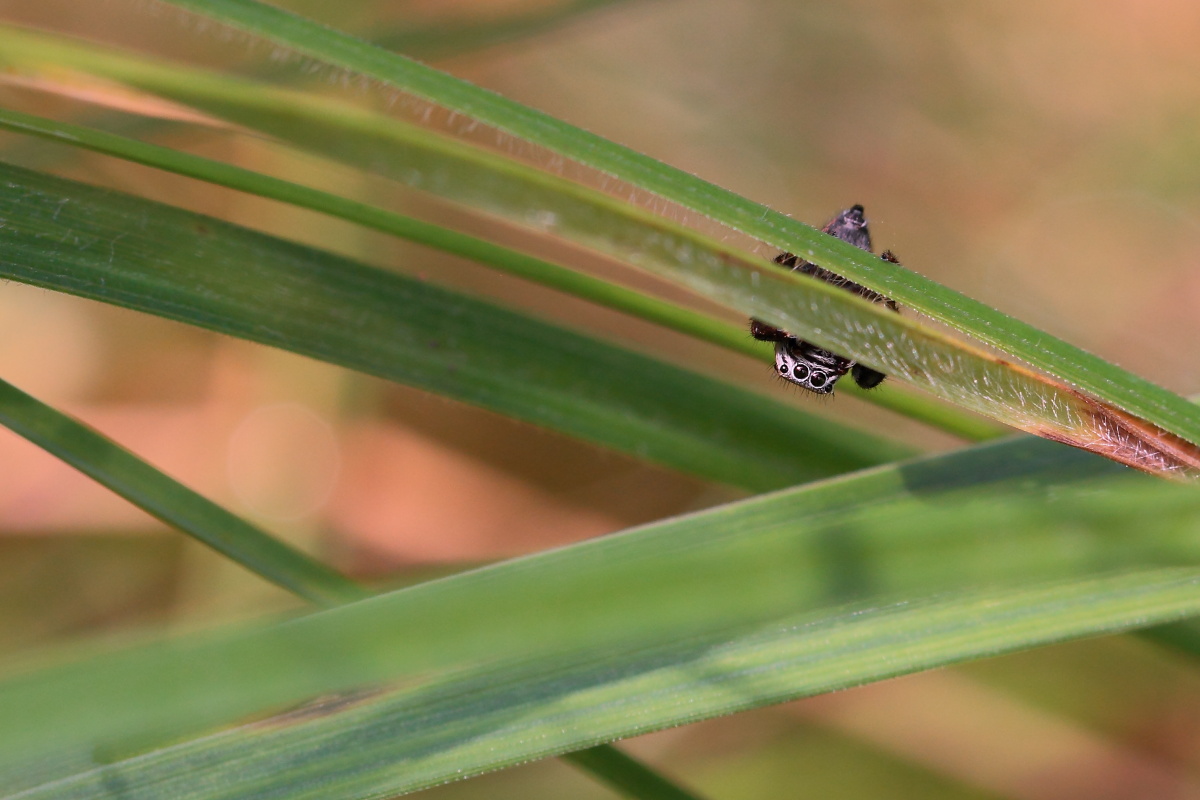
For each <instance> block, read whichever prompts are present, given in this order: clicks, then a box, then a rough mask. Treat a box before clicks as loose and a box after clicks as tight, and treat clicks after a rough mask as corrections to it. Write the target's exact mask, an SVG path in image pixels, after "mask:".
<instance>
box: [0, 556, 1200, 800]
mask: <svg viewBox="0 0 1200 800" xmlns="http://www.w3.org/2000/svg"><path fill="white" fill-rule="evenodd" d="M1198 590H1200V574H1198V573H1197V571H1195V570H1165V569H1163V570H1153V571H1150V570H1147V571H1141V572H1136V573H1132V574H1129V575H1126V576H1123V577H1121V578H1107V579H1094V580H1088V581H1081V582H1079V583H1076V584H1073V585H1071V586H1070V587H1064V586H1050V587H1040V588H1038V589H1027V590H1024V591H1022V592H1020V593H1019V594H1018V593H1007V594H999V593H988V592H973V593H971V594H970V595H964V596H958V597H956V598H954V599H953V600H941V601H938V600H930V601H928V602H917V603H914V604H911V605H897V606H892V607H888V608H873V609H863V608H856V607H847V608H845V609H843V613H842V618H841V619H837V620H830V624H829V625H825V624H820V623H814V622H813V621H812V620H810V619H807V618H795V619H793V620H781V621H780V623H779V625H778V626H776V627H772V628H765V629H763V630H762V631H760V632H758V633H757V634H747V635H745V636H743V637H739V638H737V639H734V640H726V641H722V642H711V641H704V640H699V641H695V642H694V643H693V645H692V647H691V648H690V652H688V651H685V650H684V649H683V648H675V649H673V650H667V651H666V652H663V651H655V650H653V649H650V650H645V651H642V652H639V653H637V654H636V655H634V656H633V657H632V658H624V657H621V658H614V657H612V656H606V654H603V653H595V654H593V657H592V658H590V659H589V660H587V661H584V662H573V663H572V662H568V663H563V662H561V661H558V662H551V663H547V664H545V665H539V666H542V669H541V670H538V669H536V668H526V669H523V670H521V669H509V670H502V669H496V670H491V671H489V672H486V673H479V674H474V675H470V676H467V677H463V678H459V679H458V680H456V681H447V682H446V683H444V684H442V685H439V686H436V687H432V688H429V689H426V690H424V691H410V692H402V693H398V694H397V695H395V696H389V697H387V698H386V699H384V700H381V701H378V702H376V703H371V704H368V705H364V706H362V707H361V708H353V707H351V708H350V709H349V710H344V711H341V713H338V712H339V709H337V708H336V707H335V708H333V709H331V710H330V711H325V710H324V709H321V708H316V709H314V710H313V711H312V712H310V713H311V714H312V715H313V716H316V717H317V719H312V718H309V719H307V720H306V719H304V716H303V715H304V714H305V712H304V711H301V712H298V713H297V716H296V718H295V719H294V720H288V719H286V718H284V719H279V720H277V721H275V720H273V721H268V722H266V723H263V724H262V725H260V726H251V727H248V728H244V729H241V730H237V731H234V732H233V733H230V734H225V735H218V736H213V737H210V738H208V739H204V740H199V741H196V742H193V743H189V744H185V745H180V746H177V747H174V748H169V749H166V750H161V751H157V752H153V753H148V754H145V755H142V756H140V757H137V758H134V759H130V760H128V761H124V762H119V763H116V764H108V765H103V766H97V767H95V768H94V769H91V770H87V771H83V772H81V773H80V774H77V775H75V776H72V777H70V778H66V779H62V780H56V781H54V782H52V783H49V784H45V785H44V786H42V787H34V788H32V789H30V790H28V791H26V792H22V793H21V794H19V795H15V796H14V797H20V798H22V800H42V799H43V798H45V800H51V798H53V800H143V799H145V800H149V798H157V797H170V798H172V800H235V798H241V797H247V796H253V795H254V793H256V792H261V791H264V789H265V787H270V792H271V796H272V797H277V798H280V799H281V800H285V799H286V800H321V799H322V798H326V797H333V796H336V797H339V798H344V799H345V800H355V799H357V798H377V797H385V796H392V795H398V794H407V793H409V792H414V791H418V790H421V789H425V788H430V787H432V786H436V785H439V784H442V783H445V782H447V781H450V780H458V779H461V778H465V777H471V776H473V775H477V774H480V773H483V772H487V771H490V770H495V769H500V768H504V767H509V766H516V765H518V764H520V763H524V762H527V761H529V760H531V759H535V758H541V757H547V756H552V755H557V754H560V753H562V752H563V751H564V750H565V749H567V748H573V747H579V746H580V744H581V743H586V742H592V741H606V740H610V739H613V738H615V737H618V736H630V735H636V734H639V733H644V732H648V731H652V730H656V729H660V728H663V727H667V726H669V725H677V724H685V723H690V722H695V721H697V720H700V719H704V718H707V717H713V716H719V715H724V714H729V713H734V712H737V711H742V710H746V709H750V708H756V707H759V706H762V705H767V704H771V703H778V702H783V701H786V700H791V699H795V698H797V697H803V696H809V695H813V694H820V693H822V692H826V691H832V690H837V689H842V688H848V687H851V686H854V685H857V684H859V683H863V682H868V681H872V680H881V679H885V678H890V677H895V676H897V675H901V674H904V673H907V672H910V671H913V670H915V669H920V668H922V667H935V666H943V665H946V664H953V663H955V662H958V661H962V660H965V659H967V658H974V657H978V656H979V655H980V654H985V655H995V654H1000V653H1004V652H1007V651H1009V650H1010V649H1013V647H1012V646H1011V645H1009V644H1007V642H1009V641H1017V640H1020V641H1021V646H1025V647H1028V646H1032V645H1039V644H1048V643H1053V642H1056V641H1060V640H1062V639H1067V638H1075V637H1078V636H1081V635H1088V634H1097V633H1109V632H1114V631H1119V630H1122V629H1125V628H1128V627H1133V626H1137V625H1141V624H1145V623H1146V622H1152V621H1155V620H1162V619H1174V618H1178V617H1179V616H1181V615H1183V614H1188V613H1196V611H1197V610H1200V603H1198V602H1197V599H1196V596H1197V593H1198ZM968 615H970V616H968ZM835 622H836V623H839V624H837V625H836V627H835V626H834V623H835ZM1034 629H1036V631H1037V634H1036V635H1035V634H1033V633H1031V631H1032V630H1034ZM848 676H850V677H852V679H853V680H852V681H851V680H847V677H848ZM325 714H331V716H327V717H326V716H323V715H325ZM234 767H236V768H234ZM0 796H4V795H0ZM675 796H678V795H675Z"/></svg>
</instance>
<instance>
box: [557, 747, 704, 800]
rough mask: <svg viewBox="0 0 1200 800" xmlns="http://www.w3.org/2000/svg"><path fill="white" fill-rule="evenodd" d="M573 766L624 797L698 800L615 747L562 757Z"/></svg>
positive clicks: (653, 799)
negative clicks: (598, 779)
mask: <svg viewBox="0 0 1200 800" xmlns="http://www.w3.org/2000/svg"><path fill="white" fill-rule="evenodd" d="M563 760H564V761H567V762H570V763H571V764H574V765H575V766H577V767H579V768H580V769H582V770H585V771H586V772H588V773H589V774H591V775H594V776H596V777H598V778H600V780H602V781H604V782H605V783H607V784H608V785H609V786H611V787H612V788H613V789H615V790H616V791H618V792H620V793H621V794H622V795H624V796H625V797H636V798H644V800H699V796H698V795H695V794H692V793H691V792H687V791H684V790H683V789H681V788H680V787H678V786H676V785H675V784H673V783H671V782H670V781H667V780H665V779H664V778H663V777H662V776H661V775H659V774H658V773H657V772H654V771H652V770H649V769H646V767H645V766H643V765H642V764H641V763H640V762H638V761H635V760H633V759H632V758H630V757H629V756H627V755H625V754H624V753H623V752H621V751H620V750H618V749H617V748H615V747H589V748H587V749H586V750H576V751H575V752H573V753H565V754H563Z"/></svg>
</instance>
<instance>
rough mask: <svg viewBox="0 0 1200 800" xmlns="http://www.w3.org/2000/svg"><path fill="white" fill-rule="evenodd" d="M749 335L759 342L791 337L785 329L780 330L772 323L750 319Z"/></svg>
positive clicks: (779, 340) (776, 340) (777, 340)
mask: <svg viewBox="0 0 1200 800" xmlns="http://www.w3.org/2000/svg"><path fill="white" fill-rule="evenodd" d="M750 335H751V336H753V337H754V338H755V339H758V340H759V341H760V342H782V341H784V340H786V339H789V338H791V337H790V336H788V334H787V331H782V330H780V329H779V328H776V327H775V326H774V325H768V324H767V323H765V322H763V321H762V320H758V319H751V320H750Z"/></svg>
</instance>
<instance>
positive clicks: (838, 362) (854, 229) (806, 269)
mask: <svg viewBox="0 0 1200 800" xmlns="http://www.w3.org/2000/svg"><path fill="white" fill-rule="evenodd" d="M821 230H822V231H823V232H825V233H827V234H829V235H830V236H835V237H837V238H838V239H841V240H842V241H843V242H847V243H849V244H852V245H854V246H855V247H858V248H861V249H863V250H866V251H867V252H868V253H869V252H871V234H870V231H869V230H868V229H867V221H866V218H865V217H864V216H863V207H862V206H854V207H852V208H848V209H846V210H845V211H843V212H842V213H840V214H838V215H837V216H836V217H834V218H833V219H832V220H830V221H829V224H828V225H826V226H825V227H824V228H822V229H821ZM882 258H883V259H884V260H886V261H890V262H892V263H894V264H898V263H900V262H899V261H898V260H897V259H896V257H895V256H894V255H892V253H891V251H887V252H885V253H884V254H883V256H882ZM775 263H776V264H778V265H780V266H781V267H783V268H785V269H790V270H797V271H799V272H802V273H804V274H805V275H812V276H813V277H814V278H817V279H819V280H823V281H825V282H826V283H829V284H832V285H833V286H837V287H840V288H843V289H845V290H846V291H850V292H854V293H855V294H857V295H858V296H859V297H865V298H866V299H867V300H870V301H871V302H873V303H883V304H884V305H886V306H887V307H888V308H890V309H891V310H892V311H899V310H900V306H899V305H897V304H896V301H895V300H892V299H891V298H888V297H884V296H883V295H881V294H879V292H876V291H873V290H871V289H868V288H867V287H865V286H861V285H859V284H857V283H854V282H853V281H850V280H847V279H845V278H843V277H842V276H841V275H838V274H836V273H834V272H830V271H829V270H827V269H825V268H823V267H818V266H817V265H816V264H813V263H811V262H809V261H805V260H804V259H802V258H800V257H798V256H795V255H793V254H791V253H780V254H779V255H778V256H776V257H775ZM750 335H751V336H753V337H754V338H755V339H759V340H762V341H765V342H774V343H775V369H776V371H777V372H778V373H779V375H780V377H782V378H784V379H786V380H788V381H791V382H792V383H794V384H796V385H797V386H801V387H803V388H805V389H808V390H809V391H810V392H816V393H817V394H830V393H831V392H833V386H834V384H835V383H837V382H838V380H840V379H841V378H842V376H844V375H845V374H846V373H847V372H849V373H850V374H851V377H852V378H853V379H854V382H855V383H857V384H858V385H859V386H861V387H862V388H864V389H873V388H874V387H876V386H878V385H879V384H880V383H882V382H883V379H884V375H883V373H881V372H878V371H877V370H873V369H871V368H870V367H865V366H863V365H862V364H856V363H855V362H854V361H851V360H850V359H848V358H845V357H844V356H839V355H838V354H836V353H831V352H829V351H828V350H825V349H823V348H820V347H818V346H816V345H814V344H811V343H809V342H806V341H803V340H801V339H797V338H796V337H795V336H792V335H791V334H789V333H788V332H787V331H785V330H782V329H780V328H776V327H774V326H773V325H768V324H767V323H765V322H763V321H761V320H757V319H751V320H750Z"/></svg>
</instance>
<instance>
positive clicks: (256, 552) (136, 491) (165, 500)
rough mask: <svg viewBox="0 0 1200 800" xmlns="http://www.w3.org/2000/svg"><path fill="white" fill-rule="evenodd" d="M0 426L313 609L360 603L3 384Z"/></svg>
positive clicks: (355, 594) (316, 569)
mask: <svg viewBox="0 0 1200 800" xmlns="http://www.w3.org/2000/svg"><path fill="white" fill-rule="evenodd" d="M0 424H3V425H4V426H6V427H7V428H9V429H11V430H12V431H14V432H15V433H17V434H19V435H21V436H23V437H25V438H26V439H28V440H29V441H31V442H33V443H34V444H36V445H37V446H39V447H41V448H43V449H45V450H47V451H48V452H50V453H52V454H53V455H55V456H57V457H58V458H60V459H62V460H63V461H65V462H66V463H68V464H70V465H71V466H73V467H75V468H76V469H78V470H79V471H80V472H82V473H84V474H85V475H87V476H89V477H91V478H94V479H95V480H96V481H98V482H99V483H101V484H103V485H104V486H106V487H108V488H109V489H111V490H113V491H114V492H116V493H117V494H119V495H121V496H122V497H124V498H125V499H126V500H129V501H130V502H131V503H133V504H134V505H136V506H137V507H138V508H141V509H142V510H144V511H146V512H147V513H149V514H152V515H153V516H155V517H158V518H159V519H161V520H162V521H163V522H165V523H167V524H168V525H172V526H174V527H176V528H179V529H180V530H182V531H184V532H186V533H187V534H189V535H190V536H192V537H193V538H195V539H197V540H199V541H201V542H203V543H204V544H206V545H208V546H209V547H211V548H213V549H214V550H216V551H217V552H219V553H222V554H224V555H226V556H228V557H229V558H230V559H232V560H233V561H235V562H237V563H238V564H241V565H242V566H244V567H246V568H247V569H249V570H251V571H252V572H255V573H256V574H258V575H260V576H262V577H263V578H265V579H267V580H268V581H271V582H272V583H274V584H276V585H277V586H281V587H283V588H284V589H287V590H288V591H290V592H293V593H295V594H296V595H298V596H300V597H302V598H304V599H306V600H308V601H310V602H313V603H316V604H318V605H333V604H336V603H341V602H347V601H350V600H357V599H361V598H362V597H363V596H364V592H363V590H362V589H360V588H359V587H358V586H356V585H355V584H354V583H353V582H352V581H350V580H349V579H348V578H345V577H344V576H342V575H340V574H338V573H337V572H335V571H334V570H332V569H330V568H329V567H326V566H325V565H323V564H321V563H320V562H318V561H315V560H313V559H311V558H309V557H308V556H306V555H304V554H303V553H301V552H300V551H298V550H295V549H293V548H292V547H290V546H288V545H287V544H284V543H283V542H281V541H279V540H278V539H275V538H274V537H272V536H270V535H269V534H267V533H265V532H263V531H261V530H259V529H258V528H256V527H254V526H253V525H251V524H250V523H248V522H246V521H245V520H243V519H242V518H240V517H238V516H236V515H234V514H231V513H230V512H228V511H226V510H225V509H223V508H221V507H220V506H218V505H216V504H215V503H213V502H211V501H209V500H207V499H205V498H204V497H202V496H200V495H198V494H196V493H195V492H193V491H192V490H190V489H188V488H187V487H185V486H183V485H181V484H179V483H177V482H176V481H174V480H172V479H171V478H169V477H167V476H166V475H164V474H163V473H161V472H159V471H158V470H156V469H154V467H151V466H150V465H149V464H147V463H146V462H144V461H142V460H141V459H139V458H138V457H137V456H135V455H133V454H132V453H130V452H129V451H127V450H125V449H124V448H122V447H121V446H119V445H117V444H116V443H115V442H113V441H111V440H110V439H108V438H106V437H104V436H102V435H101V434H99V433H97V432H96V431H94V430H92V429H91V428H88V427H87V426H86V425H83V424H81V423H79V422H77V421H75V420H73V419H71V418H70V417H68V416H66V415H65V414H62V413H60V412H58V411H55V410H54V409H53V408H50V407H49V406H47V405H45V404H44V403H41V402H40V401H38V400H36V399H34V398H33V397H30V396H29V395H27V394H25V393H24V392H22V391H21V390H19V389H17V388H16V387H14V386H12V385H11V384H9V383H7V382H5V381H2V380H0Z"/></svg>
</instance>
